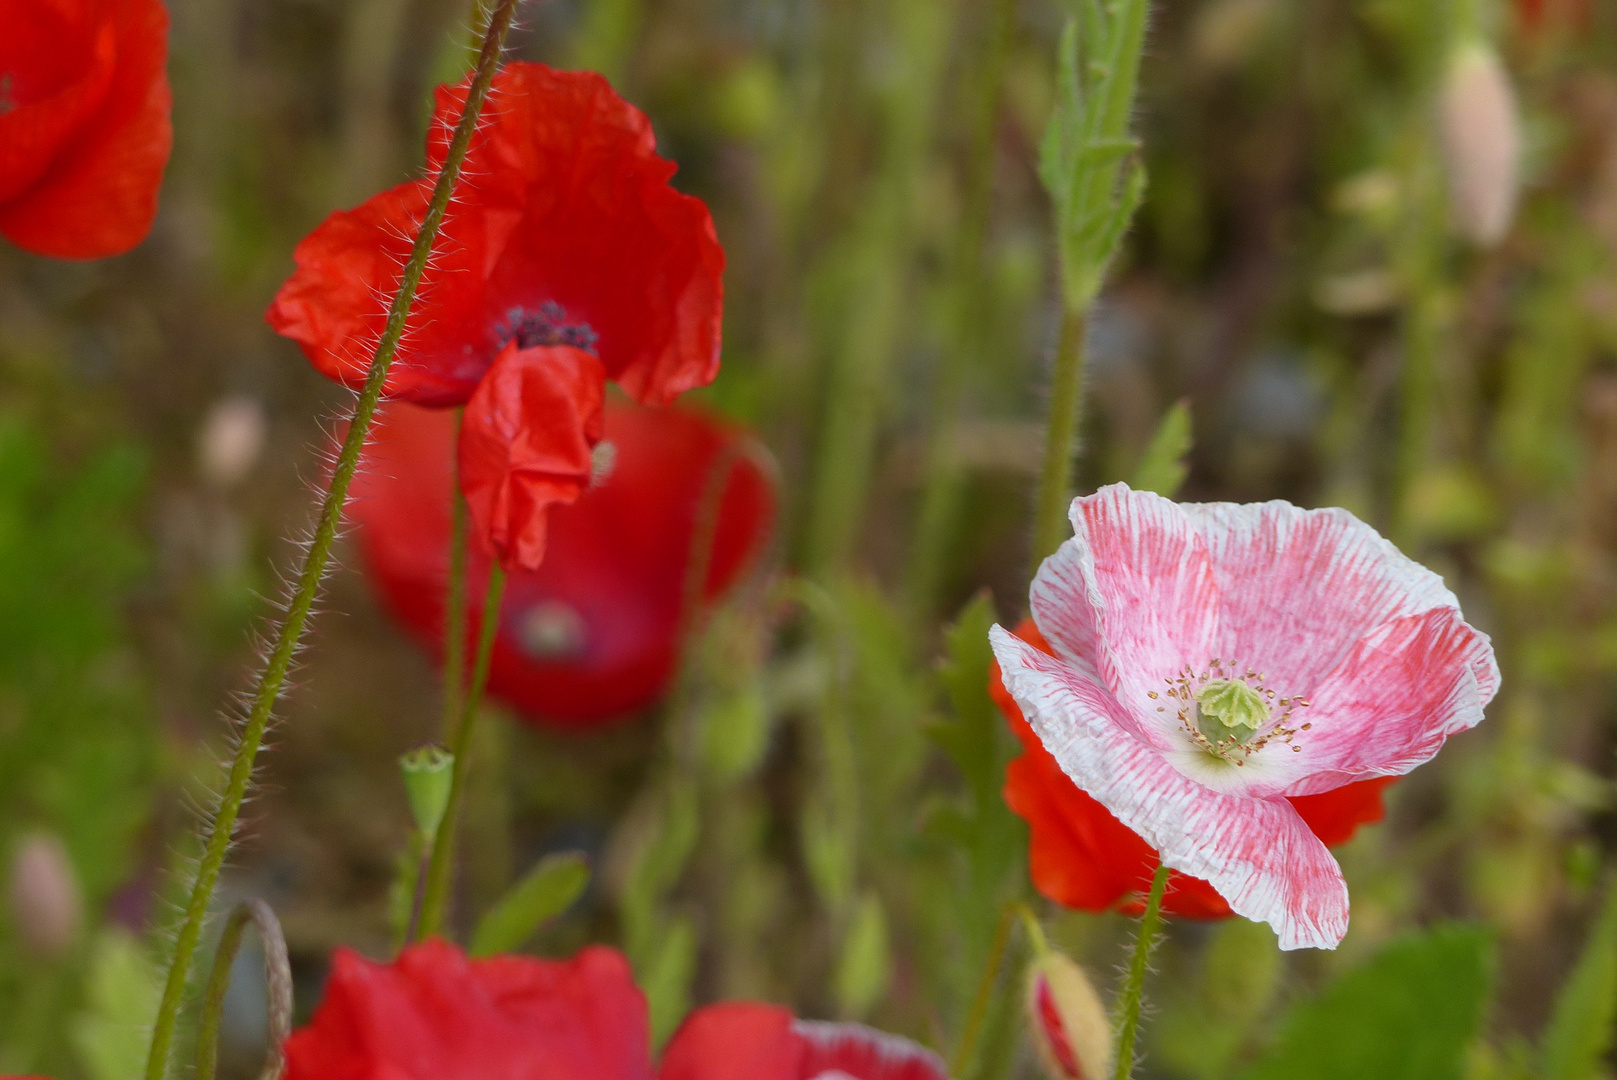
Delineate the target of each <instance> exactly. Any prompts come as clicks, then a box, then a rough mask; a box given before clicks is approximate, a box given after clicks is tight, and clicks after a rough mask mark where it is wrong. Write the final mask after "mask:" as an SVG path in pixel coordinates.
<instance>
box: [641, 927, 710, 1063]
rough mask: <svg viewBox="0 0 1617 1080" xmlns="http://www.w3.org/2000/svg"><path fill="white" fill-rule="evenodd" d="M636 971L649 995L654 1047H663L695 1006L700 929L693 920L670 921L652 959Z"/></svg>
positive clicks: (647, 996)
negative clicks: (693, 993) (693, 985)
mask: <svg viewBox="0 0 1617 1080" xmlns="http://www.w3.org/2000/svg"><path fill="white" fill-rule="evenodd" d="M635 974H636V975H637V976H638V982H639V983H640V989H641V990H643V991H644V992H645V995H646V1008H647V1011H648V1012H649V1013H650V1020H651V1043H652V1046H653V1047H660V1046H662V1044H663V1043H664V1042H666V1041H667V1040H668V1037H669V1036H670V1035H672V1034H673V1033H674V1031H675V1029H676V1028H678V1027H679V1024H680V1021H681V1020H684V1019H685V1014H686V1013H687V1012H689V1011H690V1008H691V979H692V977H693V976H694V975H695V974H696V928H695V927H694V926H692V925H691V921H690V920H689V919H686V918H677V919H674V920H673V921H672V922H670V923H669V924H668V928H667V929H666V930H665V931H664V933H663V935H662V937H661V938H659V939H658V941H657V944H656V946H655V947H654V948H653V949H652V950H651V957H650V959H649V960H648V961H647V962H646V963H645V964H644V965H641V966H640V969H639V970H638V971H637V972H636V973H635Z"/></svg>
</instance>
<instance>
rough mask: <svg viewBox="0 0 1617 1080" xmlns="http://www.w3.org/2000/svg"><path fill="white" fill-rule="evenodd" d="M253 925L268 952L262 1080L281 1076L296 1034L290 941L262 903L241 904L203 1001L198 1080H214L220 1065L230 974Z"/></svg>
mask: <svg viewBox="0 0 1617 1080" xmlns="http://www.w3.org/2000/svg"><path fill="white" fill-rule="evenodd" d="M248 923H252V924H253V926H254V928H255V929H257V931H258V939H259V941H260V943H261V944H262V945H263V949H264V979H265V981H266V982H267V983H268V987H267V989H268V997H269V1039H268V1042H269V1053H268V1056H267V1058H266V1060H265V1062H264V1068H263V1071H262V1072H261V1073H260V1074H259V1076H260V1080H275V1078H276V1077H278V1076H280V1075H281V1067H282V1065H283V1063H284V1058H283V1055H282V1051H281V1044H282V1043H284V1042H286V1037H287V1036H288V1035H290V1034H292V965H291V963H290V962H289V961H288V960H287V956H286V938H285V936H284V935H282V933H281V924H280V921H279V920H278V919H276V918H275V912H274V911H272V910H270V906H269V905H268V904H266V903H265V902H264V901H262V900H260V899H258V898H256V897H255V898H253V899H251V900H243V901H242V902H241V903H239V904H237V905H236V908H235V910H234V911H232V912H231V913H230V921H229V922H227V923H225V932H224V934H223V936H221V937H220V939H219V948H218V950H217V951H216V952H215V953H214V956H213V970H212V971H211V972H210V973H209V974H208V989H207V993H206V994H205V995H204V997H203V1000H202V1021H201V1024H200V1025H199V1026H198V1028H197V1069H196V1080H213V1078H214V1074H215V1071H216V1069H217V1067H218V1063H219V1024H220V1021H221V1020H222V1019H223V1017H224V1009H225V991H227V990H229V989H230V972H231V968H232V967H234V965H235V960H236V951H237V950H238V949H240V948H241V936H242V933H243V932H244V931H245V930H246V929H247V924H248Z"/></svg>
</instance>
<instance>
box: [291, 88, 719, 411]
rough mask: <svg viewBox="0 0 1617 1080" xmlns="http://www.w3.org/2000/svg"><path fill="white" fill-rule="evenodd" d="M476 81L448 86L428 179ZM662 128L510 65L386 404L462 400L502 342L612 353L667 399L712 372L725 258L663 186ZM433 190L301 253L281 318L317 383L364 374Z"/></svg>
mask: <svg viewBox="0 0 1617 1080" xmlns="http://www.w3.org/2000/svg"><path fill="white" fill-rule="evenodd" d="M467 85H468V84H466V83H462V84H461V85H459V86H455V87H439V89H438V104H437V111H436V113H435V116H434V121H433V126H432V129H431V130H432V134H431V136H430V137H429V139H428V148H427V165H428V169H427V172H428V176H429V177H430V176H431V175H432V174H434V173H436V171H437V169H438V167H439V166H440V165H441V164H442V161H443V159H444V156H445V153H446V151H447V146H448V139H449V132H450V129H451V128H452V126H453V124H454V123H455V121H456V119H457V117H458V116H459V114H460V111H461V107H462V104H463V103H464V101H465V96H466V90H467ZM674 168H675V167H674V165H673V163H672V162H670V161H667V160H665V159H663V158H661V157H659V156H658V155H657V152H656V140H655V138H654V137H653V135H652V132H651V124H650V122H649V121H648V120H647V119H646V117H645V115H644V114H643V113H641V112H640V111H639V110H638V109H636V108H635V107H634V106H632V105H630V104H628V103H627V102H625V101H624V100H623V99H622V98H620V97H618V96H617V94H616V93H614V92H613V90H612V87H611V86H610V85H609V84H608V83H607V81H606V80H605V79H603V78H602V77H601V76H599V75H596V74H594V73H592V72H565V71H553V70H551V69H550V68H548V67H546V66H544V65H543V64H533V63H512V64H508V65H507V66H506V67H505V68H504V69H503V70H501V71H500V72H499V74H497V75H496V76H495V78H494V84H493V89H492V91H491V93H490V95H489V99H488V105H487V107H486V108H485V110H484V114H483V120H482V122H481V123H480V125H479V127H478V131H477V135H476V137H475V138H474V139H473V141H472V145H471V148H470V150H469V151H468V155H467V159H466V166H465V171H464V173H463V175H462V179H461V181H460V183H459V184H458V185H457V187H456V191H455V201H454V203H453V204H452V205H451V207H450V210H449V213H448V214H447V216H446V217H445V220H444V227H443V232H442V234H441V236H440V238H439V241H438V244H437V246H436V248H435V249H434V253H433V262H432V265H431V267H430V268H429V269H428V271H427V273H426V275H425V276H424V277H423V279H422V283H421V289H420V293H419V295H418V297H417V299H416V302H415V304H414V306H413V307H412V309H411V312H410V320H409V324H408V327H409V329H408V333H407V334H406V335H405V338H404V344H403V345H402V346H401V348H400V352H399V356H398V359H397V361H396V362H395V363H394V366H393V368H392V370H391V371H390V372H389V375H388V381H387V386H386V391H387V394H388V396H389V397H393V398H401V399H405V400H409V401H414V402H417V403H419V404H425V405H459V404H463V403H465V402H466V401H467V400H469V399H470V398H471V397H472V394H473V391H474V390H475V389H476V387H477V384H478V382H479V381H480V380H481V379H482V378H483V374H484V372H486V371H487V370H488V368H489V365H490V364H491V363H492V362H493V361H494V358H495V357H496V356H497V355H498V354H499V353H500V350H501V349H503V348H504V347H505V346H506V345H507V344H509V343H511V342H515V343H516V344H517V345H518V346H519V348H524V349H525V348H529V347H532V346H535V345H572V346H576V347H578V348H579V349H582V350H587V351H590V352H593V353H595V354H596V355H597V356H599V357H600V363H601V365H602V367H603V368H604V371H605V374H606V377H607V378H609V379H612V380H614V381H615V382H617V383H618V384H619V385H620V386H622V387H623V389H624V390H625V391H626V392H628V394H629V395H630V396H631V397H633V398H634V399H635V400H637V401H639V402H641V403H643V404H658V405H663V404H667V403H668V402H670V401H672V400H673V399H674V398H675V397H677V396H678V395H679V394H680V393H682V392H683V391H685V390H689V389H691V388H693V387H697V386H702V385H705V384H706V383H708V382H711V381H712V379H713V377H714V375H716V374H717V372H718V363H719V331H720V321H721V313H722V307H723V287H722V282H721V274H722V272H723V269H724V252H723V250H722V249H721V248H720V247H719V243H718V239H717V237H716V236H715V234H714V231H713V221H712V218H711V217H710V216H709V214H708V211H707V207H706V206H705V205H703V203H702V201H701V200H700V199H696V198H693V197H691V196H689V195H682V194H680V193H679V192H677V191H675V190H674V189H673V188H671V187H669V186H668V180H669V178H670V177H671V176H672V175H673V173H674ZM431 192H432V180H431V179H428V178H423V179H421V180H415V181H411V182H409V183H406V184H401V185H399V186H398V187H396V188H393V189H392V190H390V191H385V192H383V193H382V194H380V195H377V196H375V197H374V198H372V199H371V200H370V201H369V202H366V203H365V204H364V205H362V206H360V207H358V208H357V209H354V210H350V211H344V212H340V213H336V214H333V215H331V217H329V218H327V219H326V221H325V223H324V224H322V225H321V226H320V227H319V228H317V229H315V231H314V232H312V233H311V234H309V236H308V237H307V238H305V239H304V241H303V242H302V243H301V244H299V245H298V248H297V251H296V252H295V253H294V258H295V259H296V261H297V265H298V269H297V272H296V273H294V274H293V275H292V277H291V278H290V279H288V280H287V282H286V284H284V285H283V286H282V287H281V290H280V292H279V293H278V294H277V295H276V298H275V302H274V304H272V305H271V307H270V309H269V314H268V318H269V322H270V324H271V325H272V326H274V327H275V329H276V330H277V331H278V332H280V333H282V334H284V335H286V336H287V337H290V338H293V339H294V340H296V341H297V342H298V343H299V344H300V345H301V346H302V347H303V350H304V352H305V353H306V354H307V355H308V357H309V360H310V362H311V363H313V364H314V366H315V367H316V368H318V369H319V370H320V371H321V373H323V374H324V375H326V376H328V377H329V378H332V379H336V380H338V381H339V382H343V383H346V384H347V385H349V386H353V387H356V388H357V387H358V386H360V385H361V384H362V383H363V382H364V380H365V374H366V369H367V367H368V365H369V362H370V348H369V346H370V345H372V344H373V343H374V342H375V341H376V340H377V339H378V338H379V337H380V335H381V331H382V326H383V323H384V322H385V319H386V301H385V299H383V298H385V297H390V296H392V295H393V293H394V292H395V291H396V288H397V284H398V280H399V275H400V273H401V269H402V267H403V264H404V262H405V260H406V259H407V257H408V254H409V250H410V245H411V240H412V238H413V236H414V234H415V231H416V226H417V224H418V223H419V221H420V219H421V218H422V216H423V215H424V214H425V211H426V207H427V204H428V201H429V200H430V198H431Z"/></svg>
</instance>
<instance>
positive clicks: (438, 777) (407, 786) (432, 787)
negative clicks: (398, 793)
mask: <svg viewBox="0 0 1617 1080" xmlns="http://www.w3.org/2000/svg"><path fill="white" fill-rule="evenodd" d="M399 772H401V773H402V774H403V775H404V792H405V794H406V795H407V796H409V799H410V812H411V813H412V814H414V815H415V824H416V828H418V829H420V830H421V835H422V836H425V837H426V838H427V839H428V840H429V841H430V840H431V839H432V838H433V837H434V836H437V835H438V826H439V825H440V824H442V822H443V820H444V811H446V810H447V809H448V808H449V788H450V786H451V784H452V782H453V780H454V773H455V755H454V754H451V753H450V752H449V751H447V750H445V749H444V748H443V747H441V746H437V745H428V746H418V747H416V748H415V749H414V750H411V751H410V752H409V753H407V754H405V755H404V756H403V757H401V758H399Z"/></svg>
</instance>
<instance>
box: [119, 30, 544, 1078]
mask: <svg viewBox="0 0 1617 1080" xmlns="http://www.w3.org/2000/svg"><path fill="white" fill-rule="evenodd" d="M516 7H517V0H500V2H499V6H498V7H496V8H495V9H494V13H493V15H492V16H490V18H489V25H488V30H487V32H486V33H485V34H484V37H483V51H482V54H481V55H480V56H479V57H478V61H477V72H476V74H475V75H474V76H473V78H472V83H471V88H470V90H469V91H468V93H467V95H466V107H465V109H464V110H463V111H462V112H461V116H460V121H459V122H458V123H457V124H456V126H455V134H454V137H453V139H452V140H451V141H450V144H449V152H448V154H447V155H446V156H445V158H444V164H443V169H442V170H441V171H440V172H439V174H438V180H437V183H436V185H435V186H434V187H433V192H432V202H431V205H430V206H429V207H428V209H427V216H426V217H425V218H424V219H423V220H422V222H421V230H420V232H418V233H417V234H416V238H415V245H414V247H413V248H412V249H411V251H410V260H409V262H407V263H406V264H405V266H404V275H403V277H402V279H401V280H400V282H399V291H398V294H397V295H395V296H394V298H393V304H392V306H391V307H390V308H389V309H388V313H387V325H386V327H385V328H384V329H383V331H382V338H381V340H380V341H379V342H378V343H377V346H376V355H375V356H374V357H372V358H371V366H370V371H369V373H368V374H367V375H366V377H365V387H364V389H363V390H362V391H361V392H360V395H359V400H358V401H357V402H356V403H355V405H354V415H353V419H352V420H351V421H350V423H349V425H348V434H347V436H346V437H345V438H344V439H343V444H342V451H341V453H340V454H339V455H338V458H337V467H336V469H335V470H334V471H333V473H332V477H331V488H330V489H329V490H328V491H327V493H326V500H325V503H324V505H323V506H322V507H321V510H320V520H319V523H318V525H317V526H316V528H315V533H314V539H313V542H312V543H310V545H309V548H308V552H307V553H306V554H305V556H304V560H303V567H302V569H301V570H300V571H299V572H298V581H297V589H296V591H295V592H294V593H293V595H292V602H291V605H290V606H289V607H288V608H287V612H286V617H285V619H284V620H283V621H282V622H281V624H280V627H279V629H278V631H277V633H276V637H275V644H274V646H273V647H272V649H271V650H270V655H269V660H268V662H267V663H266V664H265V666H264V670H263V671H262V673H261V674H260V675H259V679H258V685H257V687H256V689H255V690H254V693H253V703H252V708H251V711H250V712H249V713H248V715H247V723H246V725H245V726H244V727H243V728H242V731H241V740H240V742H239V744H238V745H237V748H236V755H235V759H234V760H233V761H232V762H231V765H230V777H229V780H228V781H227V783H226V785H225V791H224V794H223V796H222V797H221V798H220V800H219V805H218V807H217V808H216V809H215V811H214V815H213V820H212V821H211V822H210V823H209V825H208V828H207V839H206V840H205V842H204V844H203V851H202V860H201V863H200V864H199V865H198V867H197V875H196V880H195V882H194V883H193V884H192V887H191V895H190V899H189V901H188V902H187V904H186V909H185V921H184V923H183V924H182V925H181V927H180V932H179V935H178V937H177V938H176V939H175V942H174V956H173V958H172V959H171V961H170V963H169V969H168V979H167V981H166V983H165V984H164V986H163V1000H162V1003H161V1004H160V1005H159V1007H158V1011H157V1020H156V1022H155V1024H154V1025H153V1028H152V1042H151V1050H150V1053H149V1055H148V1056H147V1059H146V1080H163V1076H164V1074H165V1073H166V1072H167V1070H168V1058H169V1050H170V1048H171V1046H172V1045H173V1042H174V1028H175V1024H176V1022H177V1021H178V1019H179V1013H180V1004H181V1001H182V999H183V998H184V996H185V984H186V980H187V979H188V978H189V976H190V972H191V960H192V958H193V957H194V956H195V954H196V948H197V942H198V941H199V940H200V939H201V936H202V925H203V923H204V922H205V921H206V919H207V915H208V905H209V903H210V902H211V901H212V899H213V890H214V886H215V885H216V884H217V883H218V880H219V871H220V870H221V869H222V868H223V866H224V863H225V856H226V854H227V853H228V852H229V850H230V842H231V839H232V837H233V836H234V835H235V830H236V818H237V817H238V815H239V814H240V813H241V804H242V801H243V800H244V799H245V798H246V796H247V785H248V783H249V782H250V781H251V780H252V774H253V762H254V759H255V758H256V757H257V756H258V748H259V746H260V745H261V744H262V743H263V741H264V729H265V728H266V727H267V726H268V725H269V719H270V713H271V712H272V711H273V710H274V708H275V703H276V701H277V700H278V699H279V698H280V696H281V688H282V686H283V685H284V684H285V682H286V673H287V669H288V668H290V667H291V664H292V657H293V656H294V655H295V654H296V653H297V650H298V645H299V643H300V642H301V641H302V639H303V630H304V627H305V625H306V624H307V623H308V620H309V610H310V608H312V607H313V606H314V600H315V597H316V595H318V594H319V592H320V582H321V579H322V578H323V577H324V576H325V573H326V566H327V564H328V563H329V562H330V559H331V546H332V543H333V542H334V541H335V539H336V536H337V526H338V524H339V523H340V522H341V519H342V508H343V503H344V501H345V500H346V499H347V497H348V485H349V483H350V482H351V481H352V480H353V478H354V470H355V468H356V467H357V466H358V464H359V452H360V449H361V448H362V447H363V446H364V444H365V436H366V435H367V434H368V433H369V432H370V427H371V420H372V418H373V417H374V416H375V414H376V406H377V404H378V402H380V401H381V397H382V387H383V385H384V384H385V382H386V380H387V372H388V368H389V367H391V366H392V363H393V356H394V354H395V353H396V352H397V350H398V347H399V341H400V339H401V338H402V337H403V336H404V327H405V319H406V318H407V317H408V316H409V314H410V305H411V304H412V303H413V302H414V300H415V294H416V287H417V286H418V285H419V284H420V282H421V275H422V273H423V271H425V269H426V266H427V259H428V257H429V256H430V255H431V254H432V245H433V241H434V240H436V239H437V236H438V230H439V228H440V227H441V226H442V225H443V220H444V214H445V212H446V211H447V210H448V208H449V198H450V195H451V193H452V192H453V191H454V187H455V180H456V179H457V178H458V177H459V176H460V169H461V164H462V163H463V162H464V161H465V159H466V150H467V147H468V146H469V145H470V143H471V138H472V132H473V130H475V128H476V127H477V117H478V115H479V114H480V113H481V112H482V110H483V102H484V100H485V99H486V98H487V97H488V90H489V84H490V83H491V82H492V81H493V79H494V72H495V70H496V69H497V68H498V67H499V62H500V51H501V49H502V48H503V47H504V45H505V35H506V31H508V30H509V29H510V27H511V19H512V17H513V16H514V15H515V14H516Z"/></svg>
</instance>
